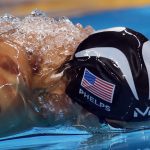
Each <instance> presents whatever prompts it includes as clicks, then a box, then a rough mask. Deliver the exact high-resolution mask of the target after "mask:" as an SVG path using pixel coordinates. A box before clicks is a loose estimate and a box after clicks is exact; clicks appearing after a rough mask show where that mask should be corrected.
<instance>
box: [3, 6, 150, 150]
mask: <svg viewBox="0 0 150 150" xmlns="http://www.w3.org/2000/svg"><path fill="white" fill-rule="evenodd" d="M149 18H150V7H149V6H147V7H142V8H134V9H123V10H114V11H106V12H96V13H93V14H86V15H83V16H80V17H74V18H71V20H72V21H73V22H74V23H77V22H80V23H81V24H83V26H86V25H91V26H92V27H94V28H95V29H96V30H97V29H104V28H110V27H114V26H125V27H129V28H132V29H134V30H137V31H139V32H141V33H143V34H144V35H145V36H147V37H148V38H150V19H149ZM149 141H150V130H141V131H135V132H129V133H122V132H114V133H113V132H111V133H109V132H107V133H105V132H103V133H102V132H96V134H91V133H89V132H87V131H85V130H80V129H77V128H75V127H66V126H61V125H60V126H57V127H50V128H33V129H32V130H29V131H26V132H23V133H19V134H17V135H13V136H9V137H5V138H1V139H0V150H6V149H7V150H51V149H52V150H99V149H100V150H109V149H111V150H134V149H136V150H148V149H150V142H149Z"/></svg>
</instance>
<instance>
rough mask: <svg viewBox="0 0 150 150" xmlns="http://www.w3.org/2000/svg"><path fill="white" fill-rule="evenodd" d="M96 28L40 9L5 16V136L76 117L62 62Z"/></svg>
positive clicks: (1, 28)
mask: <svg viewBox="0 0 150 150" xmlns="http://www.w3.org/2000/svg"><path fill="white" fill-rule="evenodd" d="M93 32H94V30H93V29H92V28H91V27H87V28H83V27H82V26H81V25H80V24H77V25H74V24H73V23H72V22H71V21H70V20H69V19H67V18H65V17H63V18H58V19H54V18H50V17H48V16H47V15H46V14H44V13H43V12H41V11H37V10H36V11H33V12H31V14H30V15H28V16H26V17H25V18H23V19H19V18H16V17H14V16H12V15H9V14H7V15H4V16H2V17H0V50H1V51H0V120H1V123H0V133H1V134H0V135H1V136H3V135H7V134H9V133H15V132H17V131H19V130H20V131H21V130H23V129H28V128H30V127H33V126H41V125H43V124H44V125H45V124H46V125H47V124H48V125H52V124H55V123H56V122H60V121H61V120H62V118H63V119H64V118H65V119H66V118H72V117H71V115H70V112H71V111H72V110H73V109H74V105H73V103H72V101H71V99H70V98H69V97H68V96H67V95H66V93H65V89H66V86H67V83H68V80H67V78H66V76H64V70H63V64H64V63H65V62H66V61H69V60H70V59H71V57H72V55H73V53H74V52H75V50H76V48H77V46H78V45H79V43H80V42H81V41H83V40H84V39H85V38H87V37H88V35H90V34H91V33H93ZM74 112H75V111H74ZM45 120H46V121H45ZM47 120H48V121H47ZM41 122H44V123H43V124H42V123H41Z"/></svg>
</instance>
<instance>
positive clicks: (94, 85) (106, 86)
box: [81, 68, 115, 103]
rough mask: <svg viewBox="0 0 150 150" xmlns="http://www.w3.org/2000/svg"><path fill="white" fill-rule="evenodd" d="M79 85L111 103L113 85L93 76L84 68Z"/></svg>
mask: <svg viewBox="0 0 150 150" xmlns="http://www.w3.org/2000/svg"><path fill="white" fill-rule="evenodd" d="M81 86H82V87H84V88H85V89H86V90H87V91H89V92H90V93H92V94H93V95H95V96H97V97H99V98H101V99H102V100H104V101H107V102H109V103H112V100H113V95H114V90H115V85H114V84H112V83H109V82H107V81H105V80H103V79H100V78H99V77H97V76H95V75H94V74H93V73H91V72H90V71H89V70H88V69H86V68H85V70H84V75H83V78H82V81H81Z"/></svg>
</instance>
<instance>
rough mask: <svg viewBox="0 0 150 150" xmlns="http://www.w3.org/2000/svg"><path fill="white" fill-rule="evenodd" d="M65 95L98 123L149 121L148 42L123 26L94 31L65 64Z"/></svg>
mask: <svg viewBox="0 0 150 150" xmlns="http://www.w3.org/2000/svg"><path fill="white" fill-rule="evenodd" d="M69 66H70V68H69V69H68V71H67V72H68V74H69V76H70V77H71V81H70V83H69V85H68V87H67V90H66V93H67V94H68V95H69V97H70V98H72V100H73V101H75V102H77V103H78V104H80V105H82V106H83V107H84V108H85V109H87V110H88V111H90V112H92V113H93V114H95V115H96V116H98V117H99V118H100V120H106V119H112V120H118V121H128V122H129V121H131V122H132V121H145V120H148V119H149V118H150V88H149V87H150V42H149V41H148V39H147V38H146V37H145V36H143V35H142V34H141V33H138V32H136V31H133V30H131V29H128V28H124V27H116V28H111V29H106V30H101V31H97V32H95V33H94V34H92V35H90V36H89V37H88V38H87V39H85V40H84V41H83V42H82V43H81V44H80V45H79V46H78V48H77V50H76V52H75V54H74V57H73V59H72V60H71V61H70V62H69Z"/></svg>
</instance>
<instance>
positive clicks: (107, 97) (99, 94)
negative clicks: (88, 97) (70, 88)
mask: <svg viewBox="0 0 150 150" xmlns="http://www.w3.org/2000/svg"><path fill="white" fill-rule="evenodd" d="M82 85H83V87H84V86H86V89H87V90H88V91H89V92H91V93H92V94H94V95H96V96H97V97H99V98H101V99H103V100H105V101H107V102H112V95H107V93H102V91H97V90H95V88H94V87H93V86H87V84H86V85H85V83H84V82H83V84H82Z"/></svg>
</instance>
